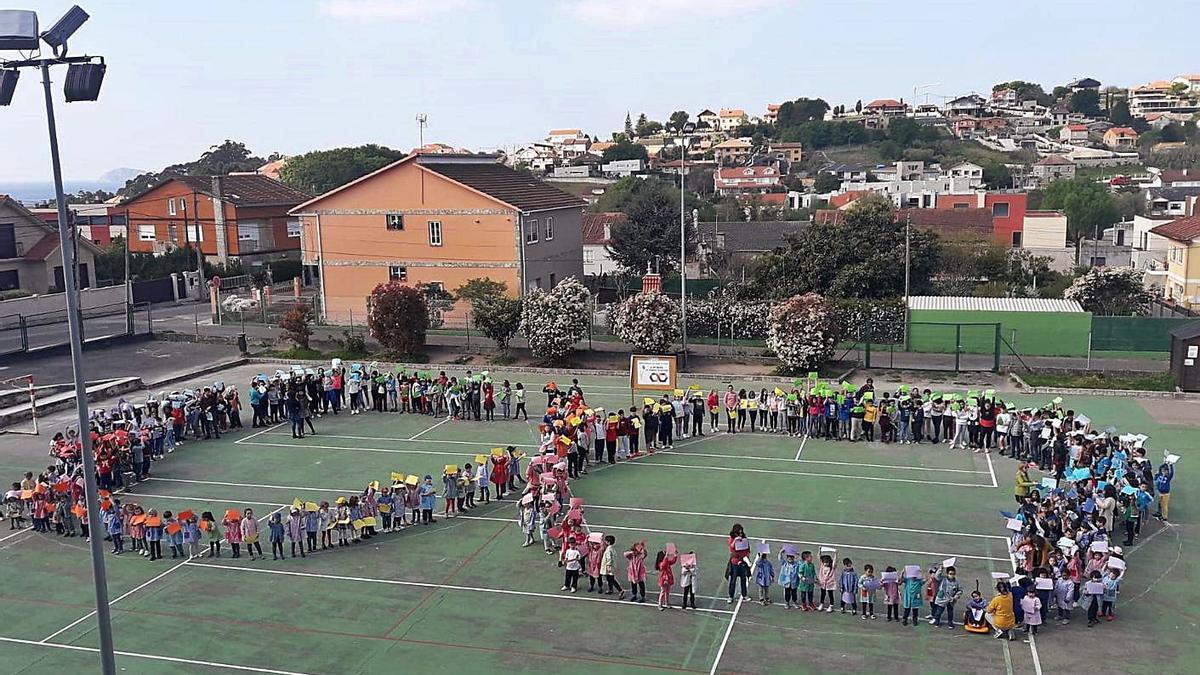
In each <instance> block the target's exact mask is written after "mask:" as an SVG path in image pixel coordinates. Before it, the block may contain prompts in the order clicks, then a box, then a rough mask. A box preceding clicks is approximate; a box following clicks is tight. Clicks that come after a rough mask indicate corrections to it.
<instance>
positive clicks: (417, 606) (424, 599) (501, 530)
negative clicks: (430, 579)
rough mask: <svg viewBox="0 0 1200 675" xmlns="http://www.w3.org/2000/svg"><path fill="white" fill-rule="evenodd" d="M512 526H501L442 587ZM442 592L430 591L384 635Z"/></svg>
mask: <svg viewBox="0 0 1200 675" xmlns="http://www.w3.org/2000/svg"><path fill="white" fill-rule="evenodd" d="M511 524H512V523H504V524H503V525H501V526H500V528H499V529H498V530H496V531H495V533H493V534H492V536H490V537H488V538H487V541H485V542H483V543H482V544H480V545H479V548H477V549H475V550H474V551H473V552H472V553H471V555H469V556H467V557H466V558H464V559H463V561H462V562H460V563H459V564H458V565H456V566H455V567H454V569H453V570H451V571H450V574H449V575H447V576H446V578H445V579H442V581H441V585H443V586H445V585H446V584H448V583H450V580H451V579H453V578H454V577H456V576H458V573H459V572H461V571H462V570H463V568H464V567H466V566H467V565H468V564H469V563H470V562H471V561H472V560H474V559H475V557H476V556H478V555H479V554H480V553H482V552H483V549H485V548H487V547H488V545H490V544H491V543H492V542H493V541H496V537H499V536H500V533H501V532H503V531H504V530H506V529H508V526H509V525H511ZM441 590H443V589H441V588H431V589H429V592H427V593H426V594H425V597H423V598H421V601H420V602H418V603H417V604H416V605H414V606H413V608H412V609H410V610H408V611H407V612H405V613H404V616H402V617H400V619H399V620H398V621H396V623H394V624H392V627H391V628H388V629H387V630H386V631H384V632H383V634H384V635H391V634H392V631H394V630H396V629H397V628H399V627H400V624H402V623H404V622H405V621H407V620H408V619H409V617H411V616H412V615H413V614H415V613H416V611H417V610H418V609H421V607H423V606H424V605H425V603H426V602H427V601H428V600H429V598H432V597H433V595H434V593H437V592H438V591H441Z"/></svg>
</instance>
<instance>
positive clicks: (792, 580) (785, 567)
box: [779, 547, 800, 609]
mask: <svg viewBox="0 0 1200 675" xmlns="http://www.w3.org/2000/svg"><path fill="white" fill-rule="evenodd" d="M799 583H800V563H798V562H796V550H795V549H790V550H789V549H787V548H786V547H785V548H784V550H782V551H780V552H779V585H780V586H783V603H784V607H786V608H787V609H795V608H797V607H799V606H800V601H799V600H798V599H797V597H796V588H797V586H799Z"/></svg>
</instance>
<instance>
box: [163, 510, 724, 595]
mask: <svg viewBox="0 0 1200 675" xmlns="http://www.w3.org/2000/svg"><path fill="white" fill-rule="evenodd" d="M496 520H503V521H504V522H512V519H511V518H502V519H496ZM183 564H185V565H187V566H188V567H209V568H213V569H223V570H236V571H240V572H258V573H260V574H282V575H285V576H295V577H308V578H314V579H332V580H334V581H358V582H362V583H373V584H388V585H391V586H409V587H414V588H433V589H438V590H444V591H467V592H471V593H493V594H497V595H517V596H523V597H532V598H554V599H557V600H573V601H576V602H601V603H606V604H612V605H619V606H622V607H642V608H645V609H653V610H657V609H658V607H657V606H656V605H652V604H641V603H636V602H624V601H621V600H605V599H603V598H589V597H586V596H582V595H574V594H566V595H561V594H557V593H538V592H535V591H517V590H512V589H509V588H486V587H480V586H458V585H454V584H437V583H432V582H427V581H402V580H400V579H375V578H372V577H351V576H345V575H340V574H318V573H316V572H296V571H291V570H269V569H259V568H257V567H242V566H241V565H224V564H222V565H216V564H212V563H198V562H192V561H190V560H189V561H187V562H186V563H183ZM555 569H557V568H555ZM694 611H696V612H707V613H710V614H733V612H731V611H729V610H727V609H699V608H697V609H696V610H694Z"/></svg>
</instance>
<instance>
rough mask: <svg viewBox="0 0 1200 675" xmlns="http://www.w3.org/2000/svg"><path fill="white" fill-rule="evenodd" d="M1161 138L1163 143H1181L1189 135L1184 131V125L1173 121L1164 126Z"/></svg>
mask: <svg viewBox="0 0 1200 675" xmlns="http://www.w3.org/2000/svg"><path fill="white" fill-rule="evenodd" d="M1159 139H1160V140H1161V141H1162V142H1163V143H1179V142H1182V141H1185V140H1187V136H1185V135H1184V133H1183V127H1181V126H1179V124H1177V123H1175V122H1171V123H1170V124H1168V125H1166V126H1165V127H1163V128H1162V130H1161V132H1160V135H1159Z"/></svg>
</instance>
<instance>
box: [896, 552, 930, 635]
mask: <svg viewBox="0 0 1200 675" xmlns="http://www.w3.org/2000/svg"><path fill="white" fill-rule="evenodd" d="M924 590H925V582H924V581H923V580H922V579H921V567H920V566H919V565H908V566H907V567H905V568H904V619H903V620H902V621H901V622H900V623H901V624H903V625H905V626H907V625H908V617H909V615H910V614H911V615H912V623H913V627H916V625H917V623H918V621H919V620H920V615H921V605H922V604H923V603H922V600H921V596H922V595H923V594H924Z"/></svg>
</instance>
